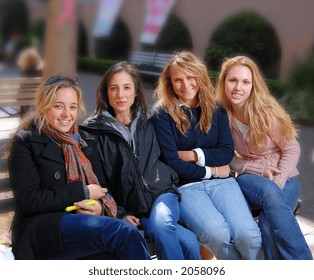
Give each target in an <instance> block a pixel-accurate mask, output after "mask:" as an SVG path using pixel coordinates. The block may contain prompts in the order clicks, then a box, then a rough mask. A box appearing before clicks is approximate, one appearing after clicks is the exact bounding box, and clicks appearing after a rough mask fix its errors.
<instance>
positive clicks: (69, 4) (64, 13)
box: [58, 0, 76, 28]
mask: <svg viewBox="0 0 314 280" xmlns="http://www.w3.org/2000/svg"><path fill="white" fill-rule="evenodd" d="M74 9H75V0H62V8H61V14H60V16H59V18H58V27H59V28H60V27H62V26H63V25H64V24H65V23H66V22H67V21H69V22H71V23H72V24H74V23H75V20H76V17H75V13H74Z"/></svg>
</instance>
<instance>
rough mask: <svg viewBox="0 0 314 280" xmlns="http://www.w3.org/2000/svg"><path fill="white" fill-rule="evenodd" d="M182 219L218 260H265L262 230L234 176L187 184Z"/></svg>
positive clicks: (183, 198) (184, 189)
mask: <svg viewBox="0 0 314 280" xmlns="http://www.w3.org/2000/svg"><path fill="white" fill-rule="evenodd" d="M179 191H180V193H181V195H182V201H181V203H180V213H181V219H182V221H183V222H184V223H185V224H186V225H187V226H188V228H190V229H191V230H192V231H193V232H195V233H196V235H197V236H198V239H199V240H200V242H201V243H203V244H204V245H205V246H206V247H207V249H209V250H211V251H212V252H213V253H214V254H215V256H216V258H217V259H225V260H226V259H229V260H236V259H262V258H263V254H262V245H261V243H262V240H261V233H260V230H259V228H258V226H257V224H256V222H255V221H254V219H253V217H252V214H251V212H250V210H249V207H248V204H247V202H246V200H245V198H244V196H243V194H242V192H241V190H240V187H239V185H238V184H237V182H236V181H235V180H234V178H227V179H213V180H203V181H201V182H195V183H190V184H186V185H183V186H182V187H180V188H179Z"/></svg>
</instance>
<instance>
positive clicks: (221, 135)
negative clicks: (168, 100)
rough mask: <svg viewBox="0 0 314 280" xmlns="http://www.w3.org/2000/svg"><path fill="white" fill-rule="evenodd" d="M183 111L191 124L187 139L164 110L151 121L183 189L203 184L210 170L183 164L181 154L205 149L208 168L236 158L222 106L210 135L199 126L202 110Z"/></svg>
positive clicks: (164, 158)
mask: <svg viewBox="0 0 314 280" xmlns="http://www.w3.org/2000/svg"><path fill="white" fill-rule="evenodd" d="M181 108H182V110H185V113H186V115H187V116H189V118H190V120H191V125H190V128H189V129H188V131H187V133H186V135H182V134H181V133H180V132H179V131H178V130H177V128H176V125H175V122H174V121H173V119H172V118H171V116H170V115H169V114H168V113H167V112H166V111H165V110H163V109H159V110H158V111H155V112H153V114H152V117H151V118H150V121H151V122H152V124H153V126H154V129H155V133H156V135H157V139H158V142H159V145H160V148H161V154H162V160H163V161H164V162H165V163H166V164H167V165H169V166H170V167H172V168H173V169H174V170H175V171H176V172H177V173H178V175H179V178H180V185H182V184H186V183H189V182H195V181H200V180H201V179H202V178H204V177H205V174H206V170H205V167H200V166H198V165H196V164H195V163H191V162H186V161H183V160H181V159H180V158H179V156H178V151H180V150H193V149H195V148H201V149H202V151H203V153H204V155H205V165H206V166H222V165H227V164H229V163H230V161H231V160H232V158H233V155H234V143H233V139H232V134H231V131H230V127H229V121H228V116H227V113H226V112H225V111H224V110H223V109H222V108H221V107H220V106H217V107H216V109H215V111H214V115H213V120H212V124H211V128H210V130H209V132H208V133H207V134H205V133H202V132H201V130H200V128H199V126H198V125H197V124H198V122H199V119H200V113H201V109H200V107H196V108H193V109H189V108H187V107H185V106H182V107H181Z"/></svg>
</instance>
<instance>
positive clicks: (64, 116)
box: [46, 87, 78, 133]
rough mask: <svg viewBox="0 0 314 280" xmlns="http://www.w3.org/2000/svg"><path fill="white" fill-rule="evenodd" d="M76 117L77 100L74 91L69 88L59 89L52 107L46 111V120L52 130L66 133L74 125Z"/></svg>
mask: <svg viewBox="0 0 314 280" xmlns="http://www.w3.org/2000/svg"><path fill="white" fill-rule="evenodd" d="M77 116H78V98H77V93H76V91H75V90H74V89H73V88H71V87H67V88H60V89H58V90H57V91H56V98H55V101H54V104H53V105H52V107H50V108H49V109H48V110H47V113H46V120H47V122H48V124H49V125H50V126H51V127H53V128H54V129H56V130H58V131H60V132H62V133H68V132H69V131H70V130H71V128H72V126H73V125H74V124H75V122H76V119H77Z"/></svg>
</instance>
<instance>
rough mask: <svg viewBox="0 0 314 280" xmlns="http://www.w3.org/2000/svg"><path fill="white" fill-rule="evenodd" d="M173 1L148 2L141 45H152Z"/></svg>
mask: <svg viewBox="0 0 314 280" xmlns="http://www.w3.org/2000/svg"><path fill="white" fill-rule="evenodd" d="M174 2H175V0H148V1H147V6H146V7H147V8H146V16H145V25H144V31H143V33H142V36H141V40H140V41H141V43H146V44H154V43H155V42H156V39H157V36H158V34H159V32H160V30H161V29H162V27H163V26H164V24H165V22H166V20H167V17H168V15H169V13H170V11H171V9H172V7H173V5H174Z"/></svg>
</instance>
